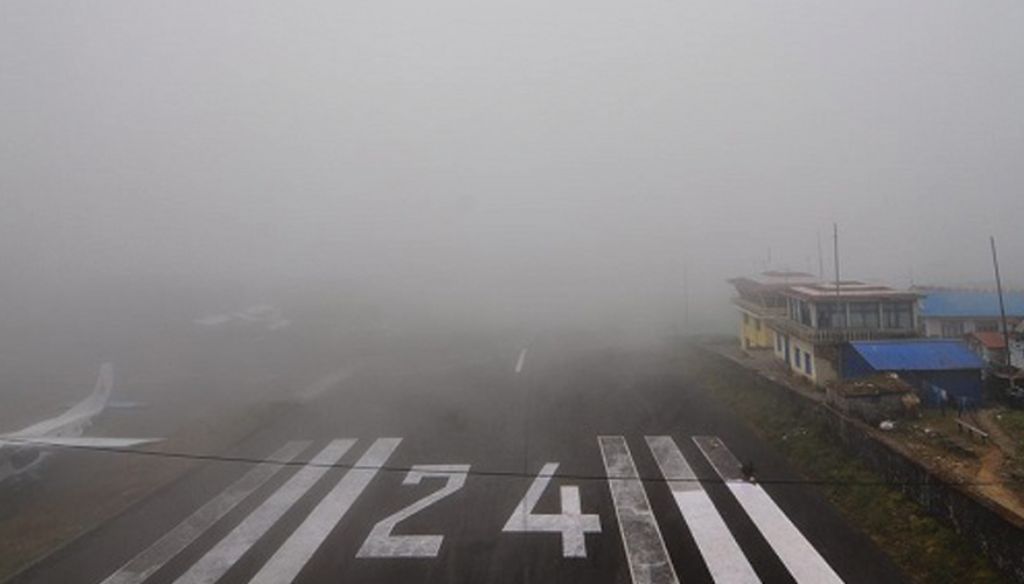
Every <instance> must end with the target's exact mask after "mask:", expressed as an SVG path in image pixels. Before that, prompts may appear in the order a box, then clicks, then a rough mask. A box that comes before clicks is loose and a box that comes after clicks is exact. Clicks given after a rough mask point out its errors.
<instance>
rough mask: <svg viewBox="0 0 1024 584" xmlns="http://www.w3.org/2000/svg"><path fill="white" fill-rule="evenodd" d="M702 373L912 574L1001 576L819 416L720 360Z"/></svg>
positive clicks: (976, 579) (982, 579) (938, 579)
mask: <svg viewBox="0 0 1024 584" xmlns="http://www.w3.org/2000/svg"><path fill="white" fill-rule="evenodd" d="M688 364H689V362H687V365H688ZM699 378H700V381H701V383H702V384H703V385H704V386H705V387H706V388H708V389H709V390H710V391H711V392H712V394H714V395H715V396H717V397H718V398H720V399H721V400H722V401H724V402H725V403H727V404H728V405H729V406H730V407H731V408H732V409H733V410H735V411H736V412H737V413H738V414H740V416H741V417H743V418H744V419H745V420H746V421H747V422H748V423H749V425H750V426H752V427H753V428H754V430H755V431H756V432H757V433H758V434H760V435H761V436H763V437H764V438H765V439H767V440H768V441H769V442H771V443H772V444H773V445H774V446H775V447H776V448H777V449H778V450H779V451H780V452H782V453H784V454H785V455H786V457H787V458H788V459H789V461H790V462H791V464H793V466H794V467H796V468H797V469H798V470H799V471H800V472H801V473H803V474H804V475H805V476H807V477H808V478H810V479H814V480H824V481H828V482H829V483H835V484H833V485H831V486H829V485H826V486H822V487H821V489H822V491H823V492H824V493H825V495H826V496H827V497H828V499H829V500H830V501H831V502H832V503H833V504H834V505H835V506H836V507H837V508H838V509H839V510H840V512H841V513H843V515H844V516H845V517H846V518H847V519H848V520H849V521H850V522H851V523H852V524H854V525H856V526H857V527H858V528H860V529H861V530H863V531H864V532H865V533H867V534H868V535H869V536H870V537H871V538H872V540H874V541H875V543H876V544H878V546H879V547H880V548H881V549H883V550H885V551H886V552H887V553H888V554H889V556H890V557H891V558H892V559H893V561H894V562H895V563H896V565H897V566H899V567H900V569H901V570H903V572H904V573H905V574H906V575H907V576H908V577H909V578H910V579H911V580H913V581H914V582H921V583H929V584H941V583H945V582H949V583H960V582H972V583H988V582H1004V581H1006V580H1004V579H1003V578H1002V576H1001V575H1000V574H999V573H998V572H997V571H996V570H995V568H994V567H993V566H992V565H991V563H990V562H988V561H987V560H986V559H985V558H984V557H983V556H981V555H980V554H979V553H977V552H975V551H974V549H973V548H972V547H971V546H970V544H969V543H968V542H967V541H966V540H965V539H964V538H962V537H961V536H959V535H958V534H957V533H956V532H955V531H953V529H952V528H950V527H948V526H946V525H945V524H943V523H941V522H939V521H938V520H937V519H935V518H933V517H931V516H930V515H927V514H926V513H925V512H924V510H923V509H921V508H920V507H919V506H918V505H917V504H916V503H914V502H913V501H912V500H910V499H908V498H907V497H906V496H904V495H903V494H902V493H900V491H899V490H898V489H896V488H894V487H890V486H886V485H882V484H870V483H878V482H879V481H880V480H881V477H880V476H879V475H877V474H875V473H873V472H872V471H871V470H869V469H868V468H867V467H866V466H865V465H864V464H862V463H861V462H860V461H859V460H857V459H856V458H855V457H853V456H851V455H850V454H848V453H847V452H846V451H845V450H844V449H843V447H842V445H841V444H840V443H839V441H838V439H837V438H836V437H835V436H834V435H833V434H832V432H831V431H830V430H829V429H828V428H827V427H826V426H825V424H824V423H822V422H821V421H818V420H815V419H814V418H813V417H812V416H810V415H808V414H804V413H801V411H800V410H799V409H798V408H797V407H795V406H793V405H792V404H789V403H786V402H785V401H782V400H780V399H778V398H776V397H774V396H772V395H770V394H769V393H767V392H764V391H755V390H752V389H751V388H749V387H745V386H744V384H742V383H735V382H730V381H731V380H729V379H726V378H724V377H723V371H721V369H720V368H718V369H715V370H714V371H712V370H710V369H707V370H703V371H701V372H700V373H699ZM864 483H869V484H864Z"/></svg>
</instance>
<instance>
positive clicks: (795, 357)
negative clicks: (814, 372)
mask: <svg viewBox="0 0 1024 584" xmlns="http://www.w3.org/2000/svg"><path fill="white" fill-rule="evenodd" d="M793 364H794V365H796V368H797V369H799V368H800V349H799V348H797V347H793Z"/></svg>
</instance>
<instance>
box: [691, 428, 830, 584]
mask: <svg viewBox="0 0 1024 584" xmlns="http://www.w3.org/2000/svg"><path fill="white" fill-rule="evenodd" d="M693 441H694V442H695V443H696V444H697V447H698V448H700V451H701V452H702V453H703V454H704V457H705V458H707V459H708V462H710V463H711V466H712V467H714V469H715V472H717V473H718V476H720V477H722V479H723V480H724V481H725V485H726V486H727V487H728V488H729V491H730V492H731V493H732V494H733V496H734V497H736V500H737V501H738V502H739V504H740V506H741V507H743V510H744V511H746V512H747V515H748V516H750V520H751V521H753V522H754V525H755V526H757V529H758V530H760V532H761V534H762V535H763V536H764V538H765V539H766V540H767V541H768V545H770V546H771V547H772V549H773V550H775V553H776V554H777V555H778V556H779V559H780V560H782V563H783V565H785V566H786V569H787V570H789V573H790V574H791V575H792V576H793V579H794V580H796V581H797V582H799V583H807V584H812V583H813V584H829V583H842V581H843V580H842V579H841V578H840V577H839V575H838V574H836V573H835V571H833V570H832V567H831V566H829V565H828V562H826V561H825V559H824V558H822V557H821V555H820V554H818V552H817V550H815V549H814V546H812V545H811V543H810V542H809V541H807V539H806V538H805V537H804V536H803V534H802V533H800V530H799V529H797V527H796V526H795V525H793V522H792V521H790V520H789V518H788V517H786V514H785V513H783V512H782V509H779V506H778V505H776V504H775V501H772V498H771V496H770V495H768V492H767V491H765V490H764V489H763V488H762V487H761V485H758V484H756V483H751V482H748V481H746V480H744V477H743V473H742V472H741V469H740V462H739V460H737V459H736V457H735V456H733V454H732V452H730V451H729V449H728V448H727V447H726V446H725V444H723V443H722V441H721V440H719V439H718V438H716V437H713V436H694V437H693Z"/></svg>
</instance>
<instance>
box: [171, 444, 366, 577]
mask: <svg viewBox="0 0 1024 584" xmlns="http://www.w3.org/2000/svg"><path fill="white" fill-rule="evenodd" d="M355 443H356V441H355V440H334V441H332V442H331V443H330V444H328V445H327V447H326V448H324V449H323V450H321V451H320V453H319V454H317V455H316V456H315V457H314V458H313V459H312V460H311V461H310V463H309V464H308V465H307V466H304V467H302V468H301V469H300V470H299V471H298V472H297V473H295V474H294V475H292V477H291V478H290V479H288V482H286V483H285V484H284V485H283V486H282V487H281V488H280V489H278V490H277V491H276V492H275V493H274V494H273V495H271V496H270V498H268V499H267V500H266V501H264V502H263V504H262V505H260V506H259V507H258V508H257V509H256V510H255V511H253V512H252V513H250V514H249V516H248V517H246V518H245V519H244V520H243V521H242V522H241V523H239V524H238V526H237V527H235V529H234V530H232V531H231V533H229V534H228V535H227V536H225V537H224V539H222V540H221V541H220V543H218V544H217V545H216V546H214V547H213V549H211V550H210V551H208V552H207V553H206V555H204V556H203V557H202V558H201V559H200V560H199V561H198V562H196V563H195V564H193V565H192V567H191V568H189V570H188V571H187V572H185V573H184V574H183V575H182V576H181V577H180V578H178V579H177V580H176V581H175V582H176V584H212V583H213V582H216V581H217V580H219V579H220V577H221V576H223V575H224V573H225V572H227V571H228V570H229V569H231V566H233V565H235V562H237V561H238V559H239V558H241V557H242V556H243V555H244V554H245V552H247V551H249V548H251V547H252V546H253V544H255V543H256V542H257V541H258V540H259V539H260V538H261V537H263V536H264V535H266V533H267V531H268V530H270V528H271V527H273V525H274V524H275V523H277V521H278V520H279V519H281V516H282V515H284V514H285V512H287V511H288V510H289V509H291V507H292V505H294V504H295V503H296V502H297V501H298V500H299V499H300V498H301V497H302V496H303V495H305V494H306V493H307V492H308V491H309V489H311V488H312V487H313V485H315V484H316V483H317V482H318V481H319V480H320V479H321V478H323V476H324V475H325V474H326V473H327V470H328V468H329V467H330V466H331V465H333V464H336V463H337V462H338V461H339V460H341V457H342V456H344V455H345V453H346V452H348V450H349V449H350V448H352V445H353V444H355Z"/></svg>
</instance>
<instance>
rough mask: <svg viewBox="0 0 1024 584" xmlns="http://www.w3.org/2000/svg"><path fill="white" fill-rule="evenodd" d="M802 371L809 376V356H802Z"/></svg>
mask: <svg viewBox="0 0 1024 584" xmlns="http://www.w3.org/2000/svg"><path fill="white" fill-rule="evenodd" d="M804 371H805V372H806V373H807V374H808V375H811V356H810V354H808V355H805V356H804Z"/></svg>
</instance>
